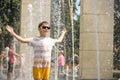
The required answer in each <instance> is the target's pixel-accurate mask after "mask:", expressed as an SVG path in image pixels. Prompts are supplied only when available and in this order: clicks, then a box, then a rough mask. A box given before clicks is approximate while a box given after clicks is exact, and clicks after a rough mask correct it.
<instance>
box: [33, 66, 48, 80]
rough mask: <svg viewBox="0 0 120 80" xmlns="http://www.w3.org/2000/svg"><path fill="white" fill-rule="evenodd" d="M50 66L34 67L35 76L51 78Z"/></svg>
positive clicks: (36, 77) (35, 77) (45, 78)
mask: <svg viewBox="0 0 120 80" xmlns="http://www.w3.org/2000/svg"><path fill="white" fill-rule="evenodd" d="M49 75H50V68H35V67H33V78H34V79H44V80H49Z"/></svg>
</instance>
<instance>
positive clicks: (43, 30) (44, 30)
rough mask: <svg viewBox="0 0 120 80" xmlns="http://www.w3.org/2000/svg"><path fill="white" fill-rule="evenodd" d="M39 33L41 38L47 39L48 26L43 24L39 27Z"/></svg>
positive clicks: (48, 33)
mask: <svg viewBox="0 0 120 80" xmlns="http://www.w3.org/2000/svg"><path fill="white" fill-rule="evenodd" d="M39 32H40V35H41V36H44V37H47V36H49V35H50V26H49V24H43V25H42V26H41V27H39Z"/></svg>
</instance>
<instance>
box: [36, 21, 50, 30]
mask: <svg viewBox="0 0 120 80" xmlns="http://www.w3.org/2000/svg"><path fill="white" fill-rule="evenodd" d="M43 24H48V22H47V21H43V22H41V23H40V24H39V25H38V28H40V26H42V25H43Z"/></svg>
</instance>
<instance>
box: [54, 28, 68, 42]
mask: <svg viewBox="0 0 120 80" xmlns="http://www.w3.org/2000/svg"><path fill="white" fill-rule="evenodd" d="M65 33H66V28H65V27H64V28H63V30H62V33H61V35H60V37H59V38H58V39H57V40H56V43H60V42H62V40H63V38H64V36H65Z"/></svg>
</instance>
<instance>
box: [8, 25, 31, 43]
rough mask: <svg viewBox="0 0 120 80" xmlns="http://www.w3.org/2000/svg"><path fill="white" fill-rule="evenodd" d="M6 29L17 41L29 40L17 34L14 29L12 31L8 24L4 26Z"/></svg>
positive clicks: (26, 41) (25, 41)
mask: <svg viewBox="0 0 120 80" xmlns="http://www.w3.org/2000/svg"><path fill="white" fill-rule="evenodd" d="M6 29H7V31H8V32H10V34H11V35H12V36H14V37H15V38H16V39H17V40H18V41H20V42H23V43H28V42H29V41H30V39H25V38H22V37H21V36H19V35H17V34H16V33H15V32H14V31H13V28H12V27H10V26H9V25H7V26H6Z"/></svg>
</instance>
